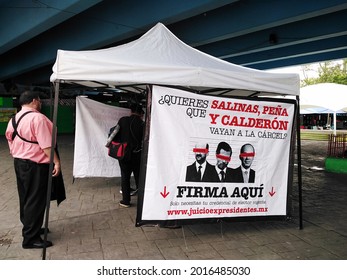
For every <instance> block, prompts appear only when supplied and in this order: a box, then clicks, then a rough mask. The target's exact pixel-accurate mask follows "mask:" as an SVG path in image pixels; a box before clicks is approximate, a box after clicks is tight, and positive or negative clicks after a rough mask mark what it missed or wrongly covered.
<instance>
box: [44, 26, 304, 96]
mask: <svg viewBox="0 0 347 280" xmlns="http://www.w3.org/2000/svg"><path fill="white" fill-rule="evenodd" d="M50 80H51V82H60V83H74V84H76V83H77V84H81V85H86V86H90V87H101V86H103V87H111V88H112V87H115V86H126V85H138V84H157V85H171V86H181V87H187V88H190V89H195V90H200V91H202V90H205V89H230V90H233V91H230V93H229V95H234V96H248V95H253V94H255V93H256V94H258V95H259V94H264V93H276V94H284V95H294V96H297V95H299V89H300V88H299V81H300V80H299V75H298V74H282V73H269V72H265V71H259V70H254V69H249V68H245V67H242V66H238V65H234V64H231V63H228V62H226V61H223V60H221V59H218V58H215V57H213V56H210V55H208V54H205V53H203V52H200V51H198V50H196V49H194V48H192V47H190V46H188V45H187V44H185V43H183V42H182V41H181V40H179V39H178V38H177V37H176V36H175V35H173V34H172V33H171V32H170V31H169V30H168V29H167V28H166V27H165V26H164V25H163V24H161V23H158V24H157V25H155V26H154V27H153V28H152V29H150V30H149V31H148V32H147V33H145V34H144V35H143V36H142V37H140V38H139V39H137V40H135V41H133V42H130V43H128V44H124V45H121V46H117V47H113V48H108V49H101V50H93V51H65V50H58V53H57V58H56V62H55V64H54V66H53V74H52V75H51V78H50ZM226 95H228V94H226Z"/></svg>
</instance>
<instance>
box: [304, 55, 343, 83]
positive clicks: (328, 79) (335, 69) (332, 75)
mask: <svg viewBox="0 0 347 280" xmlns="http://www.w3.org/2000/svg"><path fill="white" fill-rule="evenodd" d="M301 70H302V72H303V76H304V78H303V79H302V80H301V86H302V87H304V86H309V85H314V84H320V83H336V84H344V85H347V59H346V58H345V59H342V60H341V62H338V63H336V62H335V61H325V62H321V63H318V68H314V66H313V64H308V65H304V66H302V69H301ZM312 71H315V72H316V73H317V77H314V78H312V77H309V75H308V73H309V72H312Z"/></svg>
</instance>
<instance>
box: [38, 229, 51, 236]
mask: <svg viewBox="0 0 347 280" xmlns="http://www.w3.org/2000/svg"><path fill="white" fill-rule="evenodd" d="M47 233H50V231H49V228H47ZM43 234H45V228H41V229H40V235H43Z"/></svg>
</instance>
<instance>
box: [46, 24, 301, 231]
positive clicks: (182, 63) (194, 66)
mask: <svg viewBox="0 0 347 280" xmlns="http://www.w3.org/2000/svg"><path fill="white" fill-rule="evenodd" d="M50 80H51V82H52V83H54V85H55V101H54V108H55V110H54V114H53V122H54V123H56V115H57V105H58V96H59V85H61V84H73V85H76V84H77V85H81V86H87V87H93V88H95V87H97V88H105V89H114V90H115V94H117V90H121V91H124V92H126V91H127V90H130V91H133V90H135V91H138V92H146V88H147V85H163V86H172V87H179V88H184V89H186V90H188V91H194V92H197V93H199V94H205V93H206V94H209V95H223V96H241V97H262V96H272V95H273V96H274V97H276V96H278V95H281V96H293V97H297V98H298V96H299V94H300V78H299V75H298V74H296V73H288V74H283V73H270V72H266V71H260V70H254V69H250V68H246V67H242V66H238V65H235V64H232V63H228V62H226V61H223V60H221V59H218V58H215V57H213V56H211V55H208V54H205V53H203V52H201V51H198V50H196V49H194V48H192V47H190V46H189V45H187V44H185V43H184V42H182V41H181V40H179V39H178V38H177V37H176V36H175V35H173V34H172V33H171V32H170V31H169V30H168V29H167V28H166V27H165V26H164V25H163V24H161V23H158V24H156V25H155V26H154V27H153V28H152V29H150V30H149V31H148V32H147V33H145V34H144V35H143V36H142V37H140V38H139V39H137V40H135V41H132V42H130V43H128V44H124V45H121V46H117V47H113V48H107V49H101V50H92V51H65V50H58V52H57V58H56V62H55V64H54V66H53V73H52V75H51V78H50ZM53 135H55V133H53ZM298 139H299V137H298ZM53 141H55V139H52V143H53ZM299 142H300V141H299V140H298V143H299ZM297 151H298V157H299V158H298V161H299V165H301V163H300V160H301V159H300V147H299V148H298V150H297ZM51 158H53V155H51ZM299 169H300V168H299ZM299 172H300V173H299V193H300V195H299V196H300V197H301V171H299ZM299 200H300V201H299V204H300V206H299V207H300V209H301V198H300V199H299ZM301 213H302V211H301V210H300V216H301ZM300 227H302V218H300Z"/></svg>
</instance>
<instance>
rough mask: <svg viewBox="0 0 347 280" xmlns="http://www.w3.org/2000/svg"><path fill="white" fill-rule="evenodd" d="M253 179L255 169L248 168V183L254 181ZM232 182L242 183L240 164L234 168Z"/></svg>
mask: <svg viewBox="0 0 347 280" xmlns="http://www.w3.org/2000/svg"><path fill="white" fill-rule="evenodd" d="M254 180H255V171H254V170H253V169H249V179H248V183H254ZM232 182H233V183H244V181H243V175H242V169H241V166H239V167H238V168H236V169H234V175H233V178H232Z"/></svg>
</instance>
